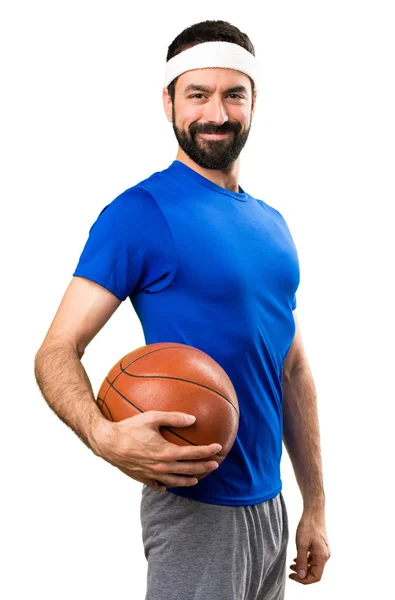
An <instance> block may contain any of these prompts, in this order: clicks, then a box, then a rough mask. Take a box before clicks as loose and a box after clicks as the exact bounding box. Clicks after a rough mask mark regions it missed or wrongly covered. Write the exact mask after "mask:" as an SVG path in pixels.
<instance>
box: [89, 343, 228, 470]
mask: <svg viewBox="0 0 395 600" xmlns="http://www.w3.org/2000/svg"><path fill="white" fill-rule="evenodd" d="M97 405H98V407H99V408H100V410H101V412H102V413H103V415H104V416H105V417H106V418H107V419H109V420H111V421H122V420H123V419H127V418H128V417H133V416H135V415H137V414H139V413H143V412H146V411H148V410H160V411H180V412H185V413H187V414H191V415H194V416H195V417H196V421H195V422H194V423H193V424H192V425H189V426H187V427H175V428H174V429H173V428H171V427H167V426H163V427H161V428H160V432H161V434H162V435H163V437H164V438H165V439H166V440H168V441H169V442H172V443H174V444H178V445H180V446H186V445H190V444H193V445H197V446H200V445H206V444H211V443H214V442H215V443H219V444H221V446H222V450H221V452H220V453H219V454H216V455H215V460H216V461H217V462H218V464H221V462H222V461H223V460H224V459H225V457H226V455H227V454H228V452H229V450H230V449H231V447H232V446H233V443H234V441H235V438H236V434H237V429H238V426H239V403H238V401H237V396H236V392H235V389H234V387H233V384H232V382H231V380H230V379H229V377H228V375H227V373H226V372H225V371H224V369H223V368H222V367H221V366H220V365H219V364H218V363H217V362H216V361H215V360H214V359H213V358H211V356H209V355H208V354H206V353H205V352H202V350H199V349H198V348H194V347H193V346H188V345H186V344H178V343H175V342H166V343H157V344H148V345H146V346H142V347H140V348H137V349H136V350H134V351H133V352H130V353H129V354H126V356H124V357H123V358H122V359H121V360H120V361H119V362H118V363H117V364H116V365H114V367H113V368H112V369H111V370H110V372H109V373H108V375H107V377H106V378H105V380H104V381H103V383H102V385H101V387H100V390H99V393H98V396H97ZM202 477H204V476H202Z"/></svg>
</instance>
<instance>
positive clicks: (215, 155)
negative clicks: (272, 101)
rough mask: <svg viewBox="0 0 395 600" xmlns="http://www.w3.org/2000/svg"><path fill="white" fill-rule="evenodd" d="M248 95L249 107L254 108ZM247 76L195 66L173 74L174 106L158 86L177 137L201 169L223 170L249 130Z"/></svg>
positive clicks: (239, 148) (250, 94)
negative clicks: (176, 75) (174, 79)
mask: <svg viewBox="0 0 395 600" xmlns="http://www.w3.org/2000/svg"><path fill="white" fill-rule="evenodd" d="M255 97H256V92H255V94H254V108H255ZM251 104H252V90H251V81H250V79H249V77H248V76H247V75H245V74H244V73H241V72H240V71H235V70H233V69H220V68H218V69H196V70H194V71H187V72H186V73H183V74H182V75H180V76H179V78H178V79H177V82H176V84H175V98H174V105H173V103H172V102H171V98H170V96H169V95H168V93H167V90H164V105H165V111H166V115H167V118H168V120H169V121H172V123H173V130H174V133H175V135H176V138H177V141H178V143H179V145H180V147H181V148H182V150H184V152H185V153H186V154H187V155H188V156H189V158H191V159H192V160H193V161H194V162H195V163H197V164H198V165H199V166H201V167H203V168H205V169H218V170H219V169H227V168H228V167H229V166H230V165H231V164H232V163H233V162H234V161H235V160H236V159H237V158H238V156H239V154H240V152H241V150H242V149H243V147H244V145H245V143H246V141H247V138H248V134H249V132H250V127H251V121H252V116H253V112H254V108H252V106H251Z"/></svg>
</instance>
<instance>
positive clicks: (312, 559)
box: [289, 513, 331, 585]
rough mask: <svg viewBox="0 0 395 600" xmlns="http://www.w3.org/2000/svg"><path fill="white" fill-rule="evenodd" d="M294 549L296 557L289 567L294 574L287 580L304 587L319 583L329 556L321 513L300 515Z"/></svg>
mask: <svg viewBox="0 0 395 600" xmlns="http://www.w3.org/2000/svg"><path fill="white" fill-rule="evenodd" d="M296 548H297V552H298V555H297V557H296V558H294V564H292V565H291V566H290V569H291V570H292V571H295V574H294V573H292V574H291V575H289V578H290V579H293V580H294V581H297V582H298V583H303V584H304V585H308V584H309V583H316V582H317V581H320V579H321V577H322V573H323V571H324V567H325V564H326V562H327V561H328V560H329V558H330V555H331V553H330V549H329V544H328V540H327V534H326V529H325V519H324V517H323V515H322V513H320V514H316V513H306V514H305V513H304V514H303V515H302V518H301V520H300V521H299V525H298V528H297V530H296ZM301 571H304V573H301Z"/></svg>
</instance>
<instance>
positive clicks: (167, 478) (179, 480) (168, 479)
mask: <svg viewBox="0 0 395 600" xmlns="http://www.w3.org/2000/svg"><path fill="white" fill-rule="evenodd" d="M156 480H157V481H159V482H160V483H161V484H162V485H165V486H166V487H189V486H192V485H196V484H197V483H198V480H197V479H196V477H193V476H190V477H188V476H186V477H182V476H181V475H171V474H163V475H156Z"/></svg>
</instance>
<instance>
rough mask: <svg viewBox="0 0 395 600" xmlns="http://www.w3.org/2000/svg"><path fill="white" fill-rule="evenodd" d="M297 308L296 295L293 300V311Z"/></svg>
mask: <svg viewBox="0 0 395 600" xmlns="http://www.w3.org/2000/svg"><path fill="white" fill-rule="evenodd" d="M295 308H296V294H294V297H293V298H292V310H295Z"/></svg>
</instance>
